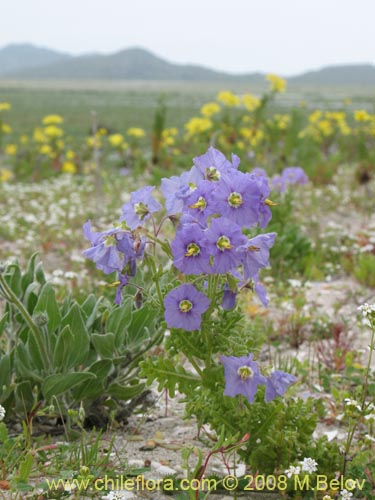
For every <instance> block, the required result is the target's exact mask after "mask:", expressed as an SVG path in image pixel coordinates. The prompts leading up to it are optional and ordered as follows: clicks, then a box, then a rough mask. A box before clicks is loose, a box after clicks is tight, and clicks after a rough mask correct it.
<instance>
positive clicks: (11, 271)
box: [5, 263, 22, 297]
mask: <svg viewBox="0 0 375 500" xmlns="http://www.w3.org/2000/svg"><path fill="white" fill-rule="evenodd" d="M21 277H22V275H21V271H20V268H19V265H18V263H17V264H11V265H9V266H8V267H7V273H6V275H5V279H6V281H7V283H8V284H9V286H10V288H11V289H12V290H13V292H14V293H15V294H16V295H17V297H21V295H22V288H21Z"/></svg>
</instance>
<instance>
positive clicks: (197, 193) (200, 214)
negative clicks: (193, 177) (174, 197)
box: [184, 181, 215, 224]
mask: <svg viewBox="0 0 375 500" xmlns="http://www.w3.org/2000/svg"><path fill="white" fill-rule="evenodd" d="M214 190H215V184H214V183H212V182H209V181H201V183H200V184H199V186H198V187H197V189H195V190H194V191H193V192H192V193H191V194H190V195H189V196H188V197H187V198H186V199H185V200H184V205H185V206H184V213H188V214H190V215H192V216H193V217H194V218H195V219H196V220H197V221H199V222H201V223H203V224H204V223H205V222H206V220H207V217H208V216H209V215H212V214H214V213H215V203H214V196H213V191H214Z"/></svg>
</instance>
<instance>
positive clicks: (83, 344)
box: [61, 303, 90, 366]
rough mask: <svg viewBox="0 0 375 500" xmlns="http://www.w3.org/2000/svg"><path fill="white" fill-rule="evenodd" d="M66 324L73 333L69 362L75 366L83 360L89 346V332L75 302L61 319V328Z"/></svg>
mask: <svg viewBox="0 0 375 500" xmlns="http://www.w3.org/2000/svg"><path fill="white" fill-rule="evenodd" d="M67 325H69V326H70V328H71V329H72V333H73V344H72V345H71V356H70V357H69V364H70V365H71V366H76V365H78V364H80V363H83V362H84V361H85V359H86V357H87V354H88V352H89V348H90V339H89V334H88V332H87V329H86V326H85V323H84V321H83V318H82V315H81V311H80V309H79V305H78V304H77V303H74V304H73V305H72V307H71V308H70V310H69V312H68V313H67V314H66V315H65V316H64V318H63V319H62V321H61V327H62V328H64V327H65V326H67Z"/></svg>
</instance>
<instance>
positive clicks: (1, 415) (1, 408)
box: [0, 405, 5, 422]
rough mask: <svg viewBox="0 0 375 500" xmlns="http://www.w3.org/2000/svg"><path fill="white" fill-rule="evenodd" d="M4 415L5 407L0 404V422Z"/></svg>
mask: <svg viewBox="0 0 375 500" xmlns="http://www.w3.org/2000/svg"><path fill="white" fill-rule="evenodd" d="M4 417H5V408H4V407H3V406H1V405H0V422H1V421H2V420H4Z"/></svg>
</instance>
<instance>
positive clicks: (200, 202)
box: [189, 196, 207, 212]
mask: <svg viewBox="0 0 375 500" xmlns="http://www.w3.org/2000/svg"><path fill="white" fill-rule="evenodd" d="M206 207H207V202H206V200H205V199H204V198H203V196H200V197H199V198H198V200H197V201H196V202H195V203H193V204H192V205H189V208H198V209H199V210H200V211H201V212H203V210H204V209H205V208H206Z"/></svg>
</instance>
